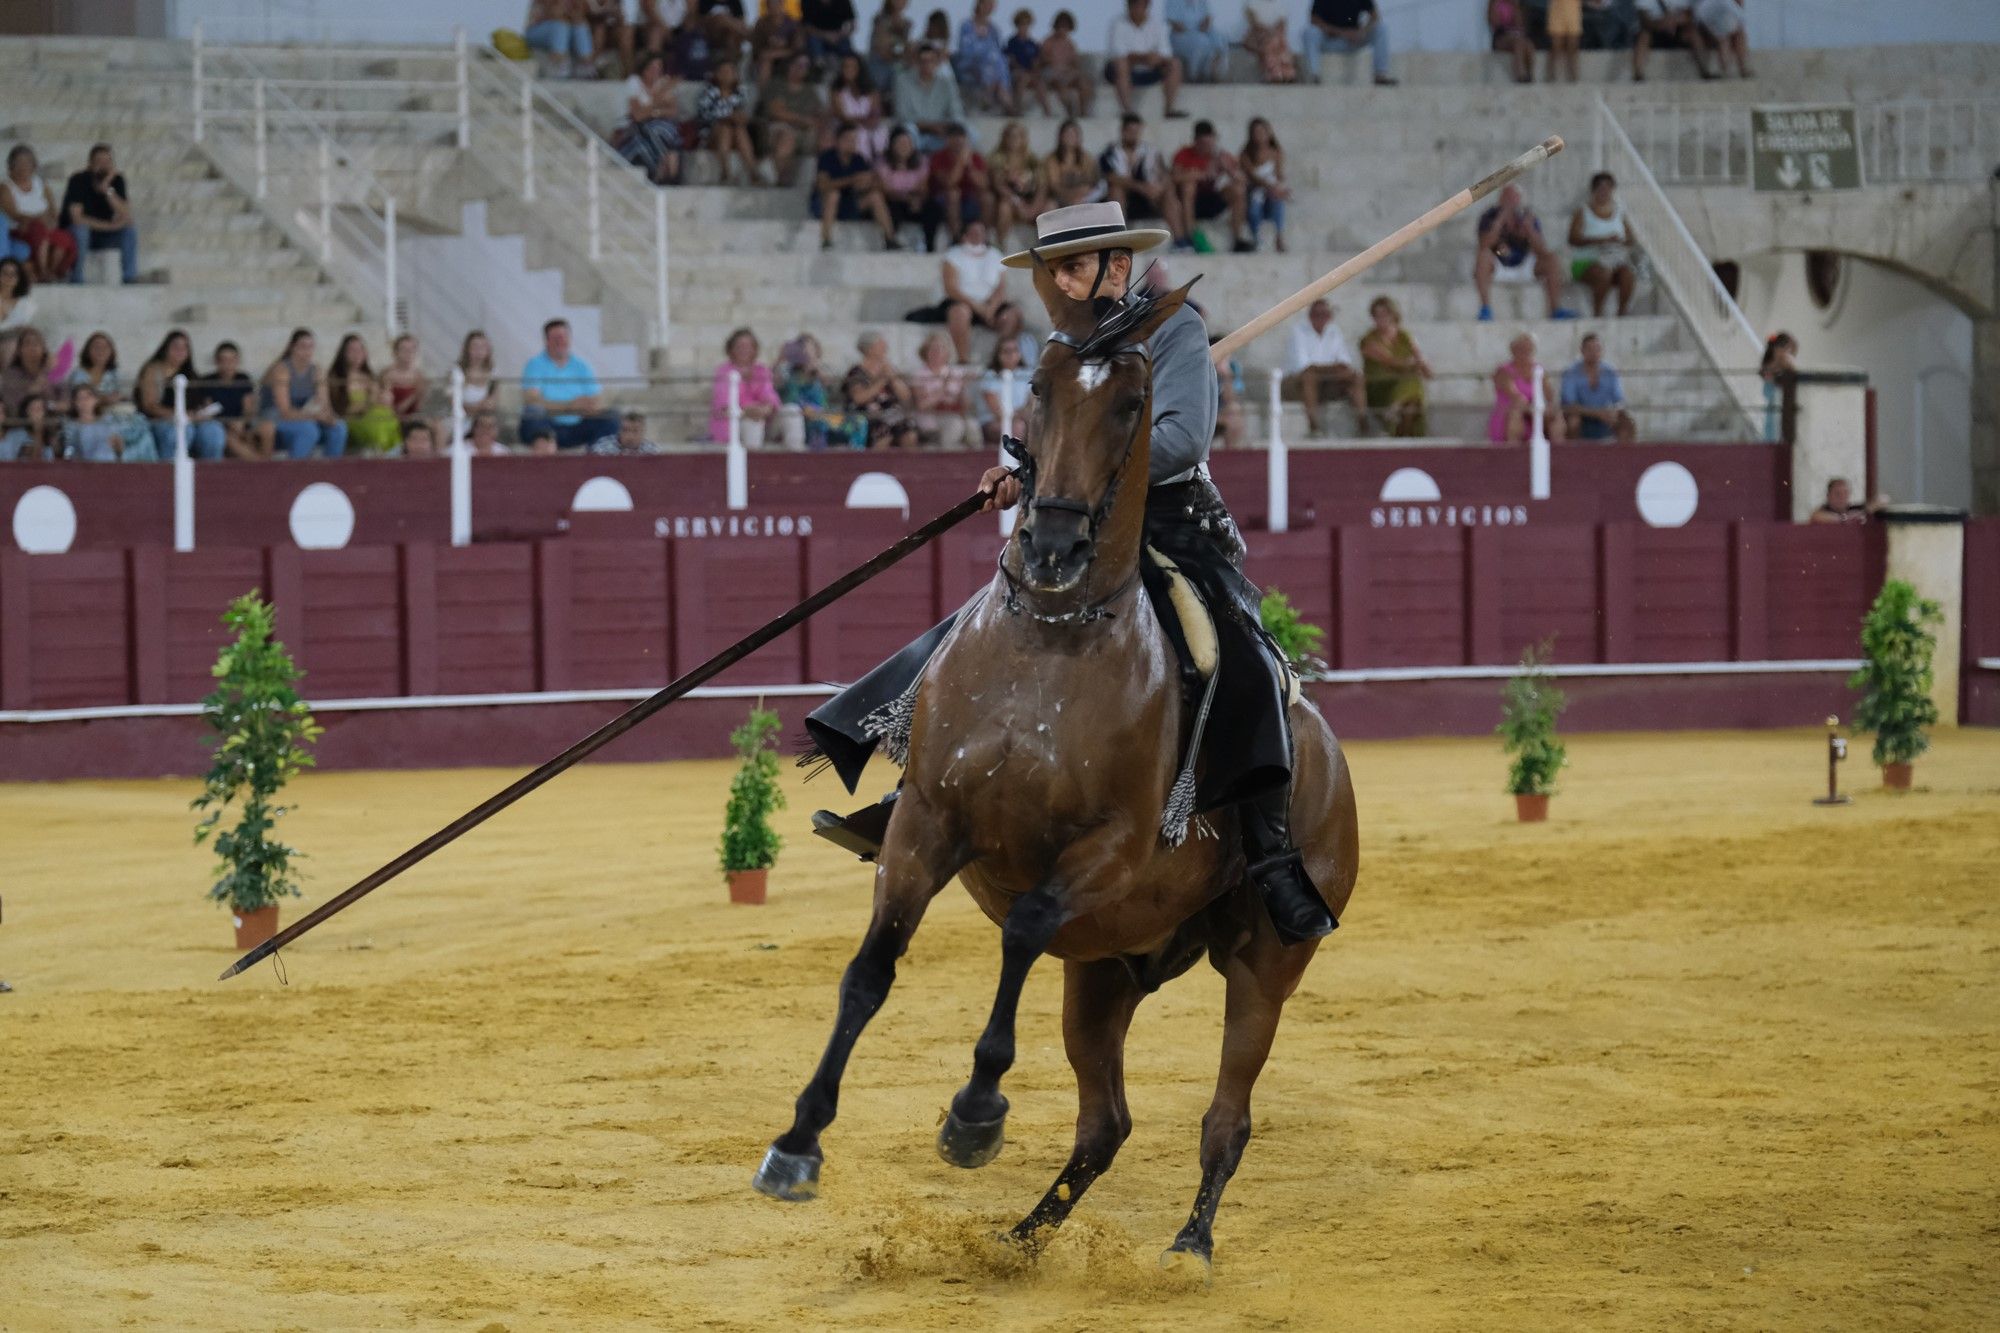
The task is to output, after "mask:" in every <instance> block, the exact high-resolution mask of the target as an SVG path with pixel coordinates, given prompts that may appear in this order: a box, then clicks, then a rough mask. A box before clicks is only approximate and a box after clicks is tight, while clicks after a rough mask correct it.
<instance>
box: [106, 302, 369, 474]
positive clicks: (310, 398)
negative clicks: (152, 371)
mask: <svg viewBox="0 0 2000 1333" xmlns="http://www.w3.org/2000/svg"><path fill="white" fill-rule="evenodd" d="M315 350H316V344H315V341H314V339H313V335H312V330H310V329H294V330H292V336H291V339H290V340H289V341H288V342H286V344H285V350H284V353H283V355H281V356H279V358H278V359H277V360H276V361H274V362H272V363H271V368H270V369H269V370H267V371H265V372H264V382H263V384H262V385H261V386H259V392H258V415H259V416H260V417H261V418H262V419H263V420H264V421H266V422H268V423H270V425H271V427H272V430H273V433H274V436H275V438H276V440H277V442H278V444H279V445H280V446H281V447H282V448H283V449H284V451H285V454H286V456H287V457H291V458H311V457H312V456H313V453H314V451H315V450H317V451H318V452H320V453H323V454H325V455H326V456H327V457H328V458H338V457H340V456H341V455H342V454H344V453H346V452H347V423H346V422H345V421H342V420H341V419H340V418H339V417H338V416H337V415H335V413H334V410H333V407H332V405H331V404H330V403H328V402H327V397H326V384H325V382H324V381H323V380H322V379H321V378H320V373H319V367H318V366H316V365H314V364H313V352H314V351H315ZM144 389H145V383H144V380H143V378H142V379H141V382H140V399H139V405H140V406H141V407H142V408H143V407H145V405H146V403H145V393H144ZM147 415H149V416H150V415H152V413H151V411H150V409H148V411H147Z"/></svg>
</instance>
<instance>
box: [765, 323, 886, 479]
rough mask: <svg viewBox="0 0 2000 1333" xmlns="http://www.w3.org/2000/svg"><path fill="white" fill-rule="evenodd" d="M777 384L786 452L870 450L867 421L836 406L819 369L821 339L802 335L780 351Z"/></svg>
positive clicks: (844, 407) (840, 406)
mask: <svg viewBox="0 0 2000 1333" xmlns="http://www.w3.org/2000/svg"><path fill="white" fill-rule="evenodd" d="M777 380H778V401H779V403H781V404H782V405H783V406H782V407H781V408H780V413H781V415H782V416H783V417H784V418H785V419H786V421H785V445H786V447H787V448H791V449H798V448H806V449H814V450H818V449H825V448H827V447H828V446H829V445H835V446H839V447H841V448H847V449H861V448H865V447H866V446H867V444H868V420H867V418H866V417H864V416H862V415H861V414H860V413H858V412H849V411H847V410H846V405H845V403H842V404H841V405H839V406H835V404H834V402H833V400H832V396H831V395H830V394H829V392H828V389H827V383H826V375H825V373H824V372H823V371H822V370H821V368H820V348H819V339H817V338H815V337H813V336H812V335H811V334H810V333H801V334H800V335H799V336H798V337H796V338H794V339H792V340H791V341H790V342H788V343H786V344H785V345H784V347H782V348H781V349H779V352H778V371H777ZM794 426H796V427H797V430H796V434H794V432H793V427H794Z"/></svg>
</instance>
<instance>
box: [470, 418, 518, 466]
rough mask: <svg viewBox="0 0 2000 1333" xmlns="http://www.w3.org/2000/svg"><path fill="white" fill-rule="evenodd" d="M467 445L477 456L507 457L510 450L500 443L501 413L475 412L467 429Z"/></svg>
mask: <svg viewBox="0 0 2000 1333" xmlns="http://www.w3.org/2000/svg"><path fill="white" fill-rule="evenodd" d="M465 445H466V448H467V449H469V450H471V451H472V455H473V457H475V458H505V457H507V455H508V452H509V450H508V448H507V446H506V445H504V444H502V443H500V414H499V413H497V412H491V411H488V412H475V413H474V414H473V416H472V424H471V426H469V427H468V428H467V430H466V434H465Z"/></svg>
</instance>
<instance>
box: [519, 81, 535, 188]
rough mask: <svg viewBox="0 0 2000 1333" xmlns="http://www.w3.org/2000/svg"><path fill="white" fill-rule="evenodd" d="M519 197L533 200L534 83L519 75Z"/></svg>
mask: <svg viewBox="0 0 2000 1333" xmlns="http://www.w3.org/2000/svg"><path fill="white" fill-rule="evenodd" d="M521 198H522V200H523V201H525V202H527V203H530V204H532V203H534V202H535V84H534V81H533V80H532V79H530V78H528V77H527V76H526V75H523V76H522V77H521Z"/></svg>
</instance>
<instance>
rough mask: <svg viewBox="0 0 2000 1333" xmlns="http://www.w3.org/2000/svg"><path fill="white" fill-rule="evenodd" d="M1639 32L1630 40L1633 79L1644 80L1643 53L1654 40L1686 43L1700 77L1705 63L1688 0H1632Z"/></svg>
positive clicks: (1649, 51) (1644, 55)
mask: <svg viewBox="0 0 2000 1333" xmlns="http://www.w3.org/2000/svg"><path fill="white" fill-rule="evenodd" d="M1635 10H1636V14H1637V17H1638V20H1639V35H1638V38H1637V39H1636V40H1635V41H1633V43H1632V82H1634V83H1644V82H1645V81H1646V57H1647V56H1648V55H1649V54H1651V53H1652V50H1653V43H1654V42H1655V41H1662V40H1664V41H1668V42H1674V43H1678V44H1679V45H1681V46H1685V47H1686V48H1687V49H1688V51H1689V52H1690V53H1691V54H1692V55H1693V56H1694V67H1695V69H1696V70H1697V71H1698V72H1699V73H1700V74H1701V76H1702V77H1703V78H1707V77H1708V66H1707V65H1706V64H1705V63H1703V61H1702V58H1701V37H1700V35H1699V33H1698V32H1697V30H1696V28H1695V23H1694V8H1693V5H1692V3H1691V0H1635Z"/></svg>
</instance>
